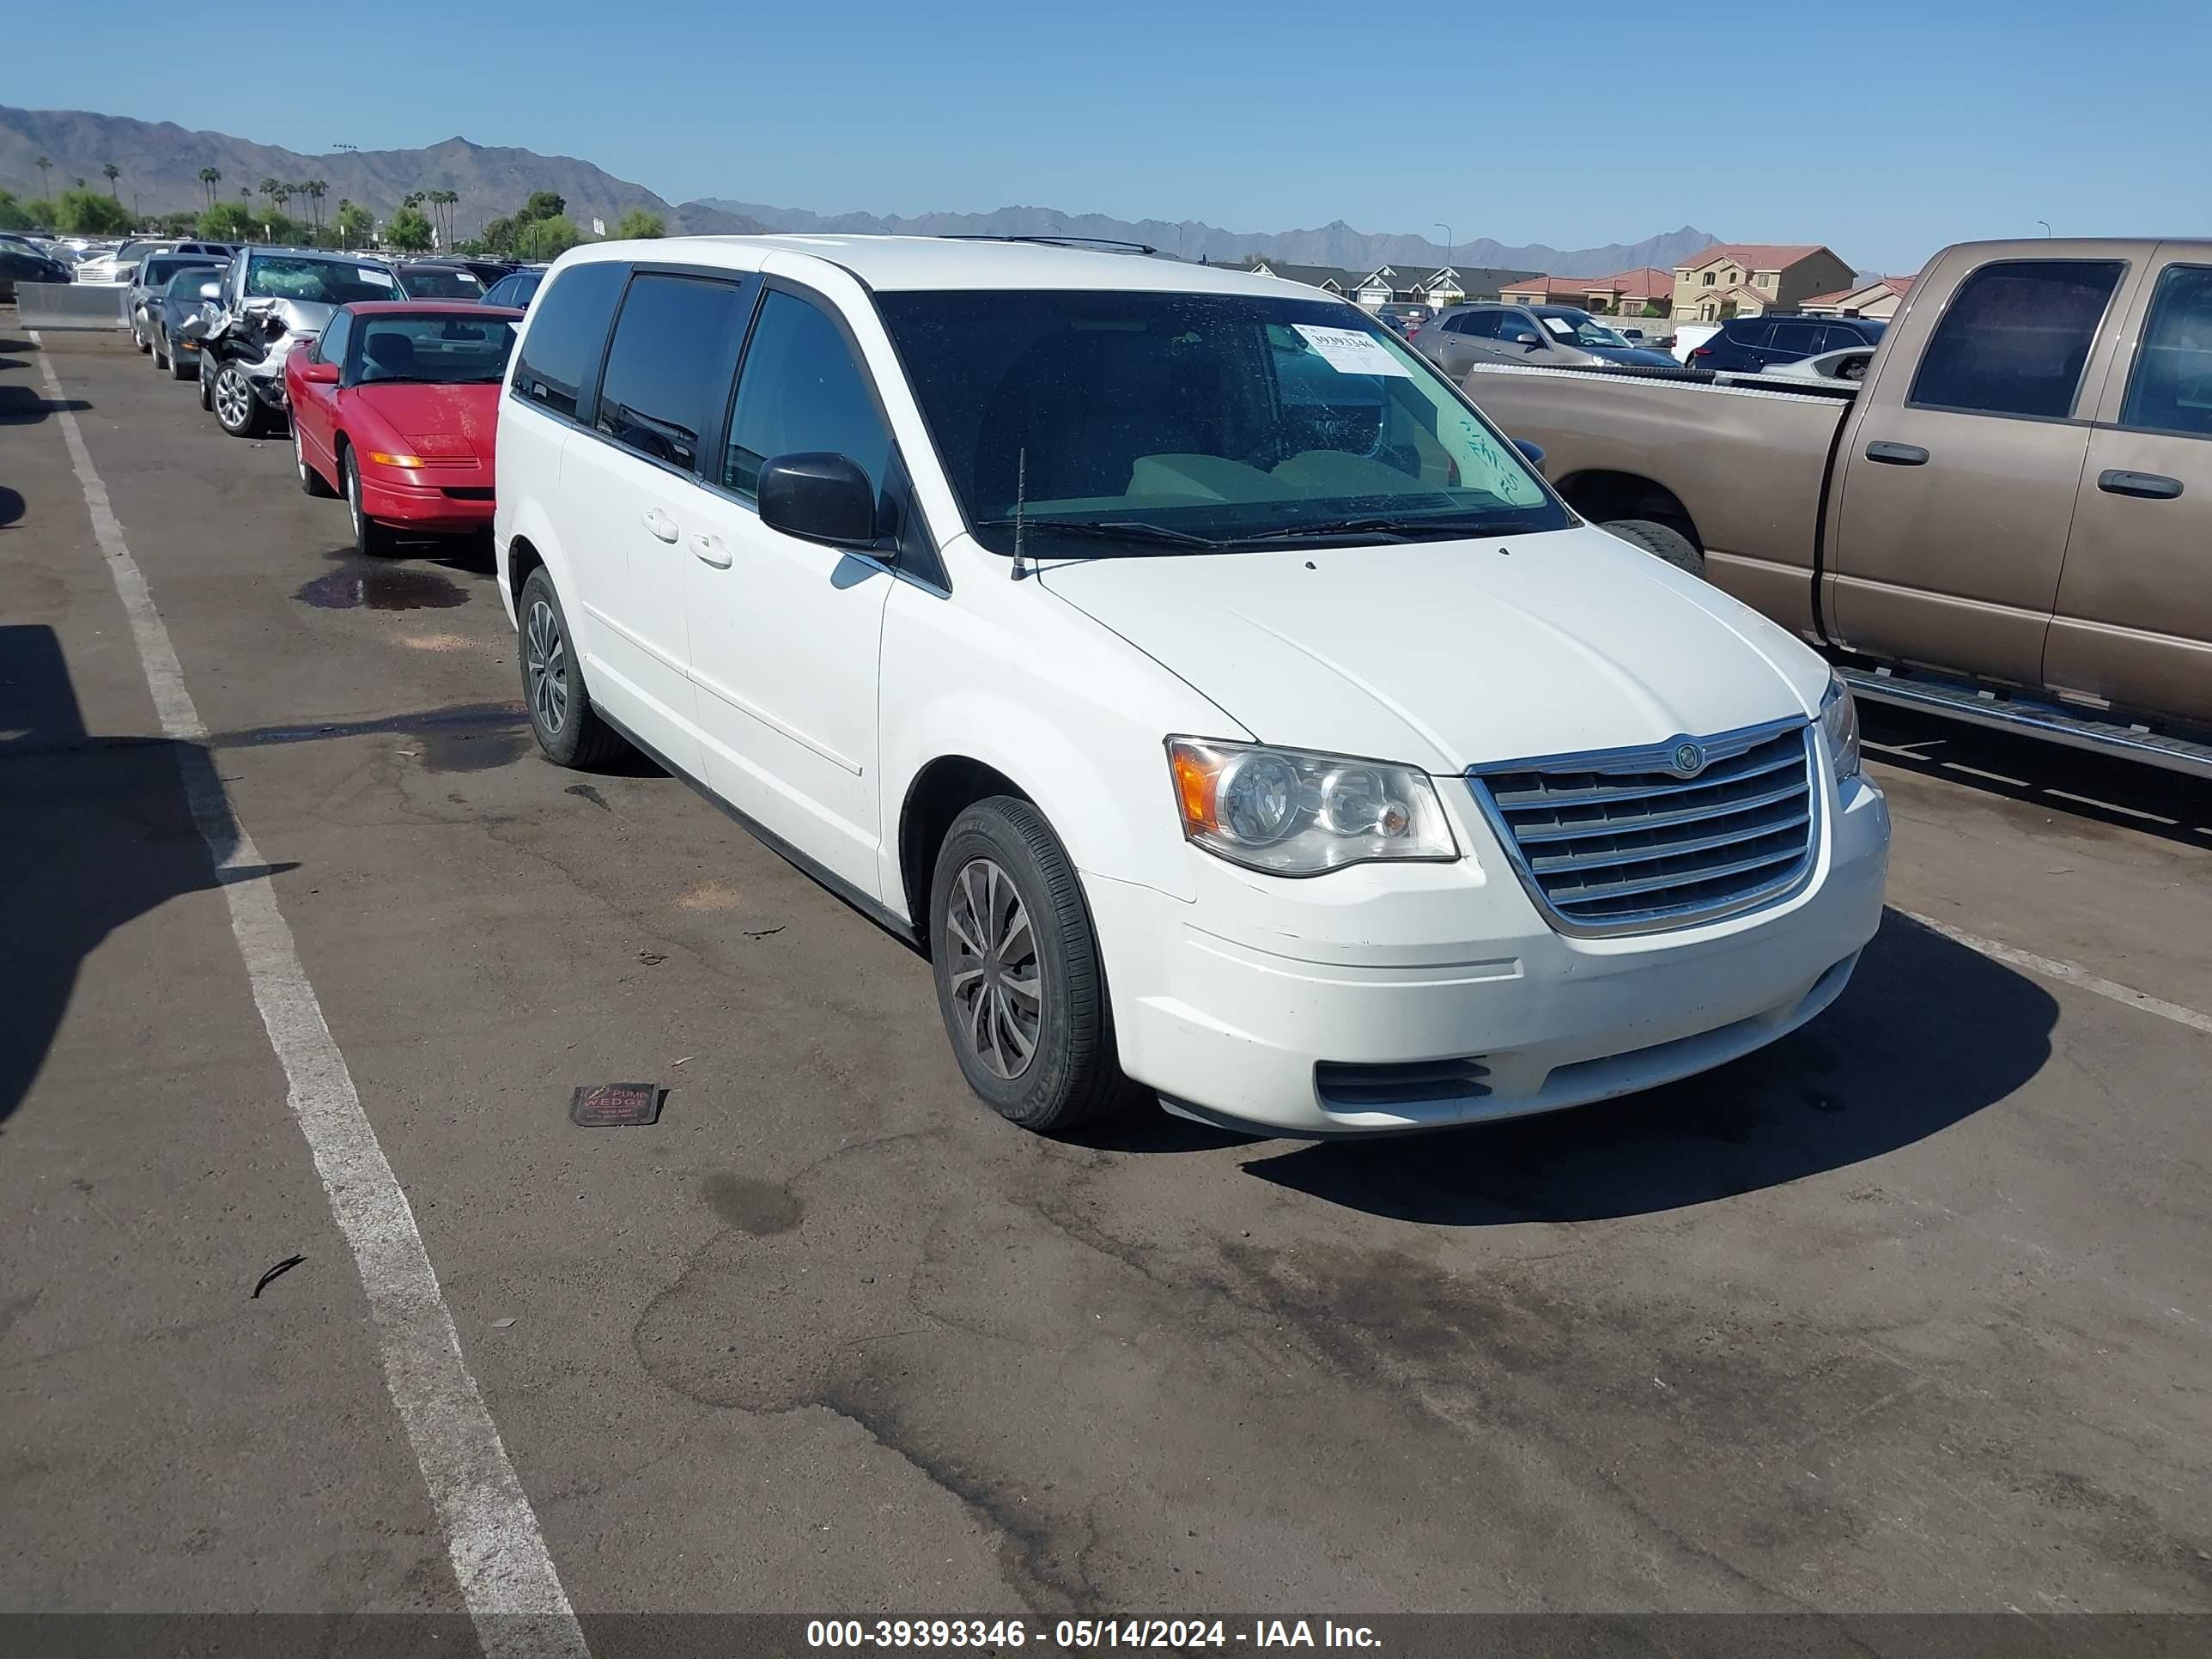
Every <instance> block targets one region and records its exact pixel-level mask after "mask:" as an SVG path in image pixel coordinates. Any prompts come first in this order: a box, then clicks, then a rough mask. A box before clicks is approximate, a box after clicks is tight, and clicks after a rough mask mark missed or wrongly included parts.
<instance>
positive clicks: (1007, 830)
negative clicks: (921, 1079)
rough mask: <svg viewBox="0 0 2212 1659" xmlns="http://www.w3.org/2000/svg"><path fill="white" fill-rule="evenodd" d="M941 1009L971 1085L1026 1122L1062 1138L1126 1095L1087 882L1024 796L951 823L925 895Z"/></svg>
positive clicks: (997, 801)
mask: <svg viewBox="0 0 2212 1659" xmlns="http://www.w3.org/2000/svg"><path fill="white" fill-rule="evenodd" d="M929 945H930V958H931V964H932V969H933V974H934V975H935V978H936V981H937V1006H938V1009H939V1012H940V1013H942V1014H943V1015H944V1018H945V1035H946V1036H948V1037H950V1038H951V1042H952V1054H953V1058H954V1059H955V1060H957V1061H958V1062H959V1064H960V1070H961V1073H962V1074H963V1076H965V1077H966V1078H967V1079H968V1086H969V1088H971V1089H973V1090H974V1091H975V1092H976V1093H977V1094H979V1095H981V1097H983V1098H984V1100H985V1101H987V1103H989V1104H990V1106H991V1108H992V1109H993V1110H994V1111H996V1112H997V1113H998V1114H999V1115H1000V1116H1002V1117H1005V1118H1006V1119H1008V1120H1009V1121H1012V1122H1015V1123H1018V1124H1020V1125H1021V1126H1022V1127H1024V1128H1025V1129H1034V1130H1036V1131H1037V1132H1038V1133H1042V1134H1058V1133H1065V1132H1066V1131H1067V1130H1070V1129H1073V1128H1076V1127H1079V1126H1080V1125H1083V1124H1085V1123H1092V1122H1096V1121H1098V1120H1100V1119H1102V1118H1105V1117H1109V1116H1111V1115H1114V1114H1115V1112H1117V1111H1119V1110H1121V1109H1122V1108H1123V1107H1124V1106H1125V1105H1126V1104H1127V1103H1128V1099H1129V1097H1130V1092H1131V1091H1130V1085H1129V1083H1128V1080H1127V1079H1126V1078H1124V1077H1123V1076H1122V1074H1121V1062H1120V1059H1119V1056H1118V1054H1117V1053H1116V1051H1115V1046H1114V1021H1113V1014H1112V1011H1111V1009H1110V1008H1109V1006H1108V1002H1107V997H1106V975H1105V970H1104V968H1103V964H1102V963H1101V962H1100V960H1099V953H1098V940H1097V934H1096V933H1094V932H1093V931H1092V928H1091V912H1090V908H1089V907H1088V906H1086V905H1085V903H1084V902H1083V888H1082V885H1081V884H1080V883H1079V882H1078V881H1077V879H1076V876H1075V868H1074V866H1073V865H1072V864H1071V863H1070V862H1069V861H1068V857H1067V854H1066V852H1065V851H1064V850H1063V849H1062V848H1061V847H1060V840H1059V837H1057V836H1054V834H1053V832H1052V827H1051V826H1050V825H1049V824H1048V823H1046V822H1045V820H1044V816H1043V814H1042V813H1041V812H1039V811H1037V810H1036V807H1034V806H1032V805H1030V803H1029V802H1027V801H1025V800H1020V799H1015V798H1014V797H1012V796H1009V795H994V796H993V797H991V798H990V799H987V800H981V801H978V802H977V803H976V804H975V805H973V806H970V807H969V809H968V810H967V811H964V812H963V813H962V814H961V815H960V816H959V817H957V818H956V819H955V820H954V821H953V824H952V828H951V830H950V831H949V832H948V833H947V834H946V836H945V845H944V846H943V847H942V848H940V849H939V852H938V855H937V869H936V872H935V874H934V876H933V878H932V880H931V882H930V890H929Z"/></svg>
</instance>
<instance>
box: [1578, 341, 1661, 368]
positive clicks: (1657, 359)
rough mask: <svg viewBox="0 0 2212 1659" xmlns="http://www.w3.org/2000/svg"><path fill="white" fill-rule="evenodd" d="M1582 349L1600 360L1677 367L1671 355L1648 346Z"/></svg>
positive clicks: (1647, 365)
mask: <svg viewBox="0 0 2212 1659" xmlns="http://www.w3.org/2000/svg"><path fill="white" fill-rule="evenodd" d="M1583 350H1584V351H1587V352H1589V355H1590V356H1593V357H1595V358H1597V359H1598V360H1599V361H1600V362H1607V363H1638V364H1641V365H1642V366H1643V367H1644V368H1680V367H1681V365H1680V364H1679V363H1677V362H1675V361H1674V359H1673V358H1672V357H1670V356H1668V355H1667V354H1666V353H1665V352H1663V351H1655V350H1653V349H1651V348H1650V346H1584V347H1583Z"/></svg>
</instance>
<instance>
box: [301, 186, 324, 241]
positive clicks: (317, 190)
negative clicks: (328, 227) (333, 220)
mask: <svg viewBox="0 0 2212 1659" xmlns="http://www.w3.org/2000/svg"><path fill="white" fill-rule="evenodd" d="M300 188H301V190H303V191H306V192H307V199H308V200H309V201H311V202H313V204H315V228H316V229H317V230H320V229H321V228H323V196H324V194H325V192H326V191H328V190H329V189H330V186H329V185H326V184H325V183H324V182H323V181H322V180H321V179H308V180H307V183H306V184H304V185H301V186H300Z"/></svg>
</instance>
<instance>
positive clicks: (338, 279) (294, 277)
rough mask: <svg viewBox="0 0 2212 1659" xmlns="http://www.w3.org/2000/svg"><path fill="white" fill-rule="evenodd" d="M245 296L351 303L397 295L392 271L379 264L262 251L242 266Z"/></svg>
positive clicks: (341, 303) (250, 297)
mask: <svg viewBox="0 0 2212 1659" xmlns="http://www.w3.org/2000/svg"><path fill="white" fill-rule="evenodd" d="M246 298H247V299H249V300H298V301H302V302H304V303H306V304H308V305H322V306H343V305H351V304H352V303H353V302H354V301H356V300H392V299H396V298H398V292H397V290H396V289H394V288H393V287H392V273H391V272H390V271H388V270H385V269H384V268H383V267H382V266H380V265H357V264H354V263H353V262H352V261H351V260H349V259H318V258H314V257H313V255H311V254H289V253H266V254H263V255H261V256H260V257H259V258H255V259H253V260H252V261H251V262H250V263H249V264H247V265H246Z"/></svg>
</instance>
